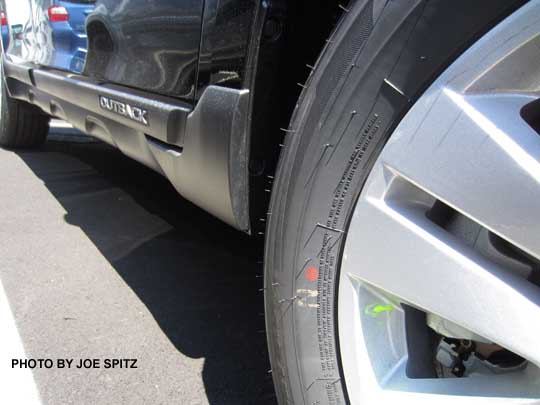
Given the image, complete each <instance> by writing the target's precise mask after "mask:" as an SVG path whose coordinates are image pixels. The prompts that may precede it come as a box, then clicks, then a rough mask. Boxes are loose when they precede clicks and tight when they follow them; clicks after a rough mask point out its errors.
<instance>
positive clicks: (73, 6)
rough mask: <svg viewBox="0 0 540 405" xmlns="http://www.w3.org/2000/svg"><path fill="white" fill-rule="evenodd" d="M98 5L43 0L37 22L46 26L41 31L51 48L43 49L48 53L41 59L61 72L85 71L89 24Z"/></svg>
mask: <svg viewBox="0 0 540 405" xmlns="http://www.w3.org/2000/svg"><path fill="white" fill-rule="evenodd" d="M94 3H95V1H94V0H69V1H61V0H46V1H43V2H42V7H41V8H40V12H38V13H37V16H36V19H37V20H38V21H37V23H38V25H42V29H41V30H39V31H38V32H39V33H40V34H41V35H42V36H43V38H41V41H43V43H46V44H48V46H47V47H44V48H43V49H46V51H45V52H46V54H45V55H41V57H40V58H38V59H41V60H42V61H43V62H46V64H47V65H49V66H52V67H56V68H58V69H63V70H69V71H72V72H75V73H80V72H82V70H83V68H84V61H85V59H86V52H87V40H86V30H85V21H86V17H87V16H88V14H90V13H91V12H92V11H93V9H94ZM38 42H40V38H38ZM51 44H52V48H51V46H50V45H51ZM43 58H45V59H43Z"/></svg>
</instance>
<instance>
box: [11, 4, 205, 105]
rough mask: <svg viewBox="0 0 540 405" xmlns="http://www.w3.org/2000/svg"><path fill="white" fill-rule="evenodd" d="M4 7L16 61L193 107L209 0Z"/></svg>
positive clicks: (12, 52) (17, 5)
mask: <svg viewBox="0 0 540 405" xmlns="http://www.w3.org/2000/svg"><path fill="white" fill-rule="evenodd" d="M1 1H2V2H3V3H4V4H5V6H6V8H5V9H6V14H7V18H8V21H9V24H10V26H11V36H14V37H17V38H18V40H17V41H15V43H13V44H12V46H10V47H9V48H8V50H7V55H8V56H9V57H11V58H12V59H16V60H17V61H24V62H31V63H34V64H37V65H41V66H49V67H52V68H56V69H61V70H66V71H70V72H73V73H81V74H83V75H86V76H89V77H90V78H93V79H95V80H99V81H106V82H109V83H115V84H120V85H125V86H129V87H132V88H137V89H140V90H143V91H147V92H151V93H155V94H160V95H165V96H173V97H178V98H181V99H184V100H186V101H192V100H193V98H194V95H195V83H196V80H197V68H198V58H199V48H200V43H201V26H202V14H203V3H204V1H203V0H97V1H94V0H1ZM83 30H85V31H86V32H84V31H83Z"/></svg>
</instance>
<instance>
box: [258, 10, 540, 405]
mask: <svg viewBox="0 0 540 405" xmlns="http://www.w3.org/2000/svg"><path fill="white" fill-rule="evenodd" d="M523 3H524V2H522V1H503V0H501V1H493V0H485V1H475V2H470V1H465V0H463V1H454V2H447V1H445V0H441V1H426V2H423V1H403V2H393V1H388V2H387V1H382V0H381V1H357V2H356V3H354V4H353V5H351V6H350V7H349V8H348V9H347V10H346V15H345V16H344V18H343V19H342V21H341V23H340V26H339V27H338V28H337V30H336V31H335V33H334V34H333V36H332V37H331V38H330V40H329V42H328V46H327V48H326V49H325V51H324V52H323V55H322V56H321V58H320V59H319V61H318V63H317V65H316V68H315V70H314V72H313V73H312V75H311V76H310V79H309V82H308V84H307V88H306V90H305V91H304V92H303V95H302V97H301V100H300V102H299V104H298V107H297V110H296V112H295V115H294V117H293V119H292V121H291V125H290V127H289V130H288V136H287V139H286V141H285V148H284V151H283V154H282V157H281V160H280V165H279V168H278V173H277V175H276V184H275V186H274V189H273V193H272V201H271V206H270V212H269V222H268V230H267V242H266V264H265V300H266V316H267V334H268V340H269V349H270V357H271V363H272V373H273V378H274V382H275V385H276V391H277V395H278V399H279V401H280V403H298V404H300V403H305V404H314V403H317V404H327V403H328V404H337V403H345V402H347V401H348V400H350V402H352V403H361V404H363V403H365V404H370V403H374V404H382V403H414V404H416V403H427V404H434V403H456V402H455V401H457V400H459V401H460V402H466V403H490V404H491V403H494V402H497V403H506V402H507V401H508V402H512V403H515V402H516V401H517V403H532V402H533V401H536V400H537V399H538V398H540V388H539V387H540V384H539V382H540V372H539V369H538V365H540V349H539V347H540V346H538V345H537V344H535V341H536V339H537V337H538V336H539V335H540V327H539V326H538V325H537V322H536V321H535V320H536V319H538V318H539V317H540V307H539V303H540V288H539V282H538V280H540V260H539V259H540V239H539V237H538V235H540V229H537V228H540V222H539V221H536V220H535V219H534V218H535V217H536V215H537V213H536V210H535V208H537V209H538V208H540V203H539V201H540V163H539V162H538V156H540V136H539V135H538V133H537V131H538V130H539V128H540V124H539V123H540V102H536V101H535V100H536V99H537V97H538V90H539V89H540V87H539V84H538V83H540V73H539V72H538V69H537V66H538V49H539V48H538V47H539V46H540V40H538V38H540V36H538V34H539V28H538V27H539V26H540V24H539V21H538V20H539V19H540V1H536V0H535V1H532V2H530V3H529V4H527V5H525V6H523V7H521V8H519V9H518V7H520V6H522V4H523ZM516 9H517V11H516ZM512 13H513V14H512ZM510 14H512V15H511V16H510V17H508V18H506V19H505V17H507V16H508V15H510ZM488 31H489V32H488ZM486 33H487V34H486Z"/></svg>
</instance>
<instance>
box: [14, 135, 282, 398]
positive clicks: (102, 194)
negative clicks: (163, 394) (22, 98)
mask: <svg viewBox="0 0 540 405" xmlns="http://www.w3.org/2000/svg"><path fill="white" fill-rule="evenodd" d="M18 154H19V156H20V157H21V158H22V159H23V160H24V161H25V163H26V164H27V165H28V166H29V167H30V168H31V170H32V171H33V172H34V173H35V174H36V176H37V177H38V178H40V179H41V180H42V181H43V182H44V183H45V185H46V187H47V188H48V189H49V190H50V192H51V193H52V194H53V195H54V196H55V198H56V199H57V200H58V201H59V202H60V204H62V206H63V207H64V209H65V210H66V212H67V214H66V217H65V220H66V221H67V222H68V223H70V224H72V225H75V226H78V227H80V228H81V229H82V230H83V231H84V232H85V233H86V234H87V236H88V237H89V238H90V240H91V241H92V242H93V243H94V245H95V246H96V247H97V248H98V249H99V250H100V252H101V253H102V254H103V256H104V257H105V258H107V260H108V261H109V262H110V263H111V264H112V266H113V267H114V268H115V269H116V271H117V272H118V274H120V276H121V277H122V278H123V279H124V280H125V282H126V283H127V284H128V285H129V287H130V288H131V289H132V290H133V291H134V292H135V293H136V294H137V295H138V297H139V298H140V299H141V301H142V302H143V303H144V304H145V305H146V307H147V308H148V309H149V310H150V312H151V313H152V315H153V317H154V318H155V320H156V321H157V323H158V325H159V326H160V327H161V329H162V330H163V332H164V333H165V334H166V335H167V337H168V338H169V340H170V341H171V342H172V344H173V345H174V346H175V347H176V348H177V350H179V351H180V352H181V353H183V354H184V355H186V356H189V357H191V358H204V359H205V362H204V370H203V376H202V378H203V381H204V386H205V390H206V395H207V398H208V401H209V402H210V403H211V404H242V403H257V404H264V403H274V401H275V400H274V399H273V398H274V396H273V389H272V386H271V376H270V374H268V369H269V365H268V355H267V349H266V341H265V334H264V318H263V316H262V313H263V311H264V308H263V299H262V294H261V293H260V291H259V289H260V288H262V279H261V278H257V275H258V274H260V273H261V272H262V265H261V264H260V262H259V260H260V258H261V257H262V246H261V243H260V241H256V240H254V239H253V238H250V237H248V236H246V235H243V234H241V233H239V232H237V231H235V230H233V229H232V228H230V227H228V226H227V225H224V224H223V223H221V222H220V221H219V220H217V219H215V218H213V217H211V216H210V215H208V214H206V213H204V212H203V211H202V210H200V209H198V208H197V207H195V206H194V205H192V204H191V203H189V202H187V201H186V200H183V199H182V198H180V197H179V196H178V195H177V193H176V192H175V191H174V189H173V188H172V186H171V185H170V184H169V183H168V181H167V180H165V179H164V178H162V177H161V176H160V175H158V174H157V173H154V172H153V171H151V170H150V169H147V168H145V167H143V166H142V165H140V164H138V163H136V162H134V161H131V160H130V159H128V158H126V157H124V156H123V155H122V154H121V153H120V152H118V151H116V150H114V149H113V148H110V147H109V146H107V145H105V144H103V143H100V142H96V143H76V142H75V143H70V142H54V141H53V142H48V143H47V144H46V146H45V148H44V150H43V151H39V152H20V153H18ZM118 189H119V190H118ZM114 190H116V191H114ZM126 195H127V199H128V200H130V201H127V202H126V201H123V200H125V199H126ZM179 384H181V382H179Z"/></svg>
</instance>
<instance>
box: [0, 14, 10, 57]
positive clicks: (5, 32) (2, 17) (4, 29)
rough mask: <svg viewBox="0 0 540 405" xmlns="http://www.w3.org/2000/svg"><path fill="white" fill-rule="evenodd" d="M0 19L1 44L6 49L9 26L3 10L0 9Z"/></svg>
mask: <svg viewBox="0 0 540 405" xmlns="http://www.w3.org/2000/svg"><path fill="white" fill-rule="evenodd" d="M0 21H1V24H2V25H1V29H2V44H3V46H4V49H7V47H8V45H9V26H8V20H7V17H6V12H5V11H0Z"/></svg>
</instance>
